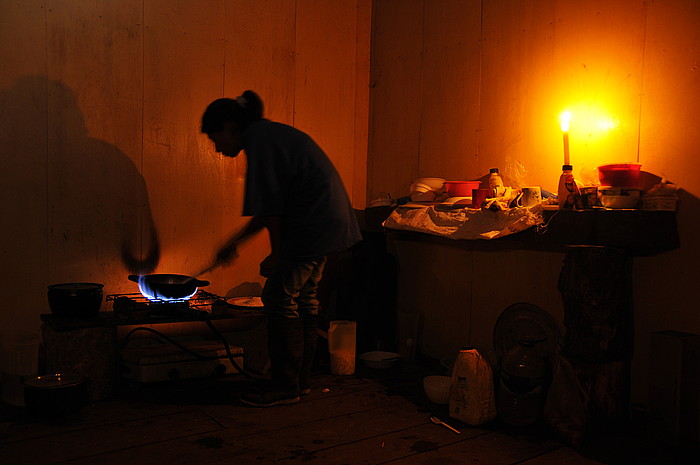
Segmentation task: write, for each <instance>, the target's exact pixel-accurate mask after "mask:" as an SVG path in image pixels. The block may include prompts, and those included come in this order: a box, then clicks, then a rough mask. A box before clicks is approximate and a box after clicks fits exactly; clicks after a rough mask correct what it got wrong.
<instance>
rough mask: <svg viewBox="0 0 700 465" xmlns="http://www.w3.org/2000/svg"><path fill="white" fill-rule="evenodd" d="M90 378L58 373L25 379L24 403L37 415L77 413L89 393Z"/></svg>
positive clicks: (58, 415)
mask: <svg viewBox="0 0 700 465" xmlns="http://www.w3.org/2000/svg"><path fill="white" fill-rule="evenodd" d="M87 388H88V380H87V378H84V377H82V376H78V375H74V374H61V373H56V374H53V375H45V376H37V377H34V378H29V379H26V380H25V381H24V405H25V406H26V408H27V409H28V410H29V411H30V412H32V413H33V414H34V415H36V416H40V417H60V416H64V415H68V414H71V413H76V412H78V411H79V410H80V408H81V407H82V406H83V404H84V403H85V400H86V399H87V395H88V390H87Z"/></svg>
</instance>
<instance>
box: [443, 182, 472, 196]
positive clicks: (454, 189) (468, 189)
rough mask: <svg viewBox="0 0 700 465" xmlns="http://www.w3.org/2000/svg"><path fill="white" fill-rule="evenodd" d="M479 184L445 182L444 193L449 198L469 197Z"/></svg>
mask: <svg viewBox="0 0 700 465" xmlns="http://www.w3.org/2000/svg"><path fill="white" fill-rule="evenodd" d="M480 184H481V182H480V181H445V191H446V192H447V195H449V196H450V197H471V196H472V190H474V189H478V188H479V185H480Z"/></svg>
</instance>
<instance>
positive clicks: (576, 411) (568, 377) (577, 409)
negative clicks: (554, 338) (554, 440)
mask: <svg viewBox="0 0 700 465" xmlns="http://www.w3.org/2000/svg"><path fill="white" fill-rule="evenodd" d="M587 404H588V396H587V395H586V392H585V391H584V389H583V387H582V386H581V383H580V382H579V380H578V377H577V376H576V372H575V370H574V367H573V366H572V365H571V363H569V361H568V360H566V358H564V357H563V356H562V355H561V354H559V353H557V354H556V355H555V356H554V360H553V362H552V384H551V385H550V386H549V391H548V393H547V399H546V401H545V404H544V420H545V422H547V423H548V424H549V425H550V426H551V427H552V428H553V429H554V430H555V431H556V432H557V433H558V434H560V435H561V436H562V437H563V438H564V439H566V440H567V441H569V442H570V443H571V444H574V445H576V444H580V443H581V441H582V440H583V437H584V434H585V429H586V423H587V421H588V418H587Z"/></svg>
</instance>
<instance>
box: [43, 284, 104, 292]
mask: <svg viewBox="0 0 700 465" xmlns="http://www.w3.org/2000/svg"><path fill="white" fill-rule="evenodd" d="M103 287H104V284H99V283H61V284H51V285H50V286H48V288H49V289H60V290H66V291H81V290H94V289H102V288H103Z"/></svg>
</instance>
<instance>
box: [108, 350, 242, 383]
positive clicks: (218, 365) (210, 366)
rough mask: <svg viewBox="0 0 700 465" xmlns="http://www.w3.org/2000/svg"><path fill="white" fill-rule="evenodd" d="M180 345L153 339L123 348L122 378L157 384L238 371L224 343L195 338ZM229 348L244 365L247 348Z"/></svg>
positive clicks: (238, 361)
mask: <svg viewBox="0 0 700 465" xmlns="http://www.w3.org/2000/svg"><path fill="white" fill-rule="evenodd" d="M180 345H181V346H182V347H181V348H178V347H176V346H173V345H171V344H168V343H166V342H160V341H158V342H154V341H152V340H151V341H149V342H148V343H147V344H146V345H140V346H135V347H127V348H124V349H122V350H121V351H120V355H121V367H122V377H123V378H125V379H128V380H131V381H136V382H139V383H154V382H161V381H177V380H181V379H192V378H205V377H209V376H223V375H226V374H233V373H238V369H237V368H236V366H235V365H234V364H233V363H232V362H231V360H230V359H229V357H228V355H227V353H226V350H225V349H224V346H223V344H222V343H220V342H219V343H217V342H211V341H204V340H193V341H189V342H180ZM229 350H230V351H231V356H232V357H233V359H234V361H235V362H236V365H238V367H243V349H242V348H240V347H230V348H229Z"/></svg>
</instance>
